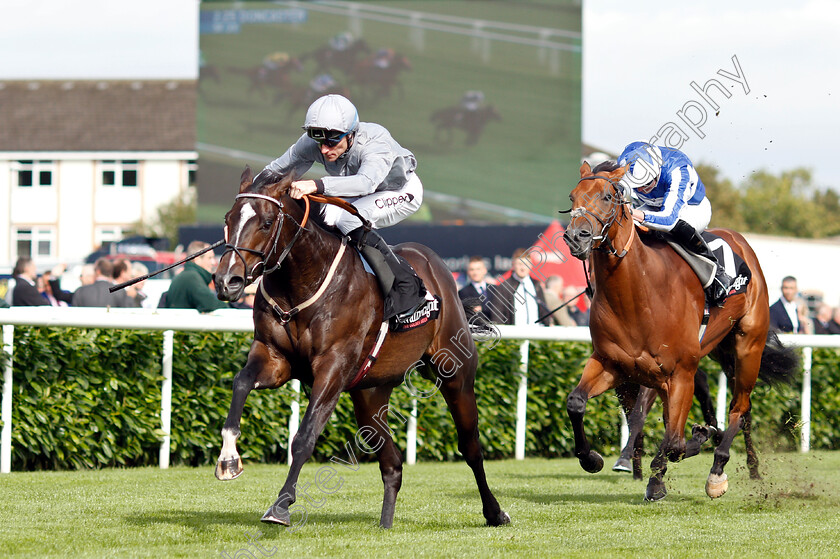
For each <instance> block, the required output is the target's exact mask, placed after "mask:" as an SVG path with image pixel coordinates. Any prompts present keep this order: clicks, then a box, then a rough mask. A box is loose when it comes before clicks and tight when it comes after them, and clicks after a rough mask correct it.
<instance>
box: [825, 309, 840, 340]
mask: <svg viewBox="0 0 840 559" xmlns="http://www.w3.org/2000/svg"><path fill="white" fill-rule="evenodd" d="M828 330H829V332H830V333H831V334H840V307H835V308H834V312H833V313H832V315H831V323H830V324H829V325H828Z"/></svg>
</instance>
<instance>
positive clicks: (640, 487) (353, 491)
mask: <svg viewBox="0 0 840 559" xmlns="http://www.w3.org/2000/svg"><path fill="white" fill-rule="evenodd" d="M761 459H762V472H763V474H764V479H763V480H761V481H751V480H749V478H748V474H747V472H746V468H745V465H744V456H743V455H733V458H732V460H731V461H730V464H729V467H728V468H727V470H728V474H729V478H730V489H729V492H728V493H727V494H726V495H725V496H723V497H722V498H721V499H718V500H715V501H710V500H709V499H708V498H707V497H706V496H705V493H704V491H703V484H704V482H705V478H706V474H707V472H708V469H709V467H710V466H711V461H712V456H711V454H710V453H704V454H702V455H701V456H700V457H699V458H693V459H691V460H688V461H685V462H683V463H680V464H672V465H671V467H670V469H669V471H668V473H667V475H666V480H667V483H668V488H669V491H670V494H669V495H668V497H667V498H666V499H665V500H664V501H663V502H660V503H655V504H643V502H642V495H643V491H644V483H640V482H634V481H632V479H630V477H629V475H627V474H617V473H614V472H611V471H608V468H609V465H611V464H612V461H613V459H611V458H608V459H607V460H606V464H607V467H606V468H605V471H603V472H601V473H600V474H596V475H591V474H587V473H585V472H583V470H581V469H580V467H579V466H578V464H577V461H576V460H573V459H557V460H544V459H529V460H526V461H524V462H517V461H494V462H487V463H486V469H487V475H488V479H489V482H490V485H491V488H492V489H493V490H494V492H495V494H496V496H497V498H498V499H499V501H500V503H501V505H502V508H503V509H505V510H506V511H507V512H508V513H509V514H510V515H511V517H512V524H511V525H510V526H505V527H501V528H487V527H485V526H484V525H483V524H484V519H483V517H482V516H481V504H480V500H479V498H478V492H477V490H476V489H475V484H474V481H473V479H472V475H471V472H470V471H469V468H468V467H467V466H466V465H465V464H464V463H462V462H459V463H422V464H418V465H416V466H412V467H406V468H405V471H404V476H403V488H402V491H401V492H400V495H399V499H398V501H397V513H396V517H395V522H394V528H393V529H392V530H390V531H386V530H381V529H379V528H378V527H377V524H378V521H379V511H380V505H381V497H382V484H381V481H380V479H379V471H378V468H377V466H376V465H375V464H363V465H362V466H361V467H360V468H359V469H358V471H356V472H352V471H350V470H348V469H346V468H344V467H342V466H341V465H334V467H335V469H336V470H337V472H338V475H339V476H340V477H341V479H340V482H341V485H340V487H337V488H335V490H334V491H333V493H331V494H324V493H321V492H319V491H318V490H317V489H314V484H315V482H316V476H317V475H318V471H319V469H322V468H324V467H325V464H309V465H307V466H306V467H305V468H304V470H303V473H302V475H301V478H300V482H301V483H302V484H305V483H310V484H313V485H312V486H310V488H309V493H310V495H312V499H311V500H310V502H309V503H306V502H305V500H304V499H302V498H299V503H303V504H304V506H305V507H306V508H307V517H306V519H305V521H303V522H301V521H302V520H303V515H302V514H301V513H300V512H298V513H294V514H293V517H292V520H293V521H295V522H300V523H301V525H300V526H299V527H298V529H297V530H296V531H294V532H293V531H292V530H289V529H286V528H283V527H277V526H268V525H264V524H261V523H260V522H259V518H260V516H261V515H262V513H263V512H265V510H266V509H267V508H268V506H269V505H270V504H271V503H272V502H273V500H274V498H275V496H276V494H277V492H278V491H279V489H280V487H281V485H282V483H283V481H284V478H285V474H286V467H285V466H280V465H275V466H272V465H250V464H246V470H245V474H244V475H243V477H241V478H240V479H238V480H235V481H233V482H227V483H221V482H217V481H216V480H215V479H214V477H213V472H212V469H211V468H209V467H203V468H196V469H192V468H173V469H170V470H167V471H162V470H159V469H156V468H141V469H130V470H100V471H81V472H30V473H12V474H9V475H4V476H0V495H2V502H3V504H4V506H3V507H2V510H0V556H2V557H213V556H215V557H220V556H221V557H224V556H229V557H237V556H238V557H241V558H244V557H251V556H253V557H269V556H277V557H281V556H304V557H325V556H330V557H332V556H341V557H372V556H376V557H385V556H395V557H396V556H399V557H404V556H407V555H413V556H416V557H472V556H486V557H496V556H512V555H517V556H539V557H544V556H563V557H584V556H586V557H592V556H593V554H594V555H595V556H597V557H618V556H621V557H627V556H632V557H642V556H644V557H767V556H778V557H792V556H803V557H809V558H811V557H836V554H837V548H838V544H840V519H838V514H837V512H838V507H839V506H840V491H838V489H840V473H838V472H840V453H837V452H834V453H828V452H813V453H810V454H808V455H802V454H767V453H765V454H763V455H762V456H761ZM338 481H339V479H338V478H333V479H332V480H331V481H330V485H333V484H334V485H338ZM316 505H318V506H316ZM246 534H251V535H255V536H257V538H258V539H257V540H256V541H257V543H258V545H259V546H261V548H260V549H259V550H258V549H257V548H256V547H254V546H253V545H251V544H249V540H248V536H247V535H246ZM243 550H250V552H251V555H249V554H246V553H244V552H243ZM237 553H238V555H237ZM225 554H227V555H225Z"/></svg>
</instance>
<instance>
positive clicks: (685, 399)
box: [645, 364, 696, 501]
mask: <svg viewBox="0 0 840 559" xmlns="http://www.w3.org/2000/svg"><path fill="white" fill-rule="evenodd" d="M695 366H696V364H695ZM693 378H694V370H693V369H692V370H689V369H688V368H681V369H678V370H677V371H675V372H674V373H673V374H672V375H671V381H670V386H669V387H668V390H667V392H665V391H663V392H661V393H660V396H661V397H662V418H663V420H664V422H665V436H664V437H663V439H662V444H660V445H659V450H658V451H657V453H656V456H655V457H654V458H653V461H652V462H651V464H650V469H651V476H650V479H649V480H648V485H647V488H646V489H645V500H646V501H659V500H660V499H664V498H665V496H666V495H667V494H668V490H667V489H666V488H665V482H664V481H663V479H664V477H665V472H666V471H667V469H668V461H669V460H670V461H671V462H676V461H678V460H681V459H682V458H683V456H684V455H685V453H686V444H685V422H686V420H687V419H688V412H689V411H690V410H691V401H692V399H693V396H694V381H693Z"/></svg>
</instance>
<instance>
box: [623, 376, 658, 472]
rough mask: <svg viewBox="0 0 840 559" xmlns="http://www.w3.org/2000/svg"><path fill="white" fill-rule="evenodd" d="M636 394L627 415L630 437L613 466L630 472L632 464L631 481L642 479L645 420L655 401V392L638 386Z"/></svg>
mask: <svg viewBox="0 0 840 559" xmlns="http://www.w3.org/2000/svg"><path fill="white" fill-rule="evenodd" d="M636 386H637V387H638V394H637V396H636V403H635V405H634V406H633V409H632V410H631V411H630V413H626V412H625V413H626V415H627V427H628V430H629V431H630V437H629V438H628V439H627V444H626V445H624V448H623V449H622V450H621V456H619V458H618V460H617V461H616V463H615V466H613V470H616V471H619V472H630V471H631V462H632V472H633V479H637V480H641V479H642V452H643V450H644V449H643V446H644V433H643V431H644V426H645V419H646V418H647V416H648V414H649V413H650V410H651V408H652V407H653V403H654V402H655V401H656V391H654V390H652V389H650V388H646V387H643V386H638V385H636Z"/></svg>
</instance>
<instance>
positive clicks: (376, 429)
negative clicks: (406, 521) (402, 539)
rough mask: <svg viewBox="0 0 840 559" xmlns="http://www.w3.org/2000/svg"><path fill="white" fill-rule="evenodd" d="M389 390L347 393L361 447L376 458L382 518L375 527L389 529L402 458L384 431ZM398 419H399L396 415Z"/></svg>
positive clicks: (382, 388) (389, 434)
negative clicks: (363, 445)
mask: <svg viewBox="0 0 840 559" xmlns="http://www.w3.org/2000/svg"><path fill="white" fill-rule="evenodd" d="M391 390H392V388H391V387H385V386H383V387H377V388H370V389H367V390H355V391H353V392H351V393H350V396H351V397H352V398H353V411H354V412H355V414H356V423H357V424H358V426H359V431H358V433H359V434H361V435H362V437H363V439H364V441H365V444H366V445H367V446H368V448H369V449H371V451H375V452H376V456H377V458H379V472H380V474H381V475H382V484H383V486H384V487H385V493H384V495H383V497H382V515H381V516H380V518H379V525H380V526H381V527H382V528H390V527H391V526H392V525H393V524H394V511H395V509H396V505H397V493H399V491H400V486H401V485H402V457H401V456H400V452H399V450H397V447H396V445H395V444H394V439H393V438H392V437H391V430H390V428H389V427H388V413H389V409H390V408H389V406H388V400H389V399H390V397H391ZM397 415H398V418H399V419H403V421H405V419H404V418H402V416H400V415H399V414H397Z"/></svg>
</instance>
